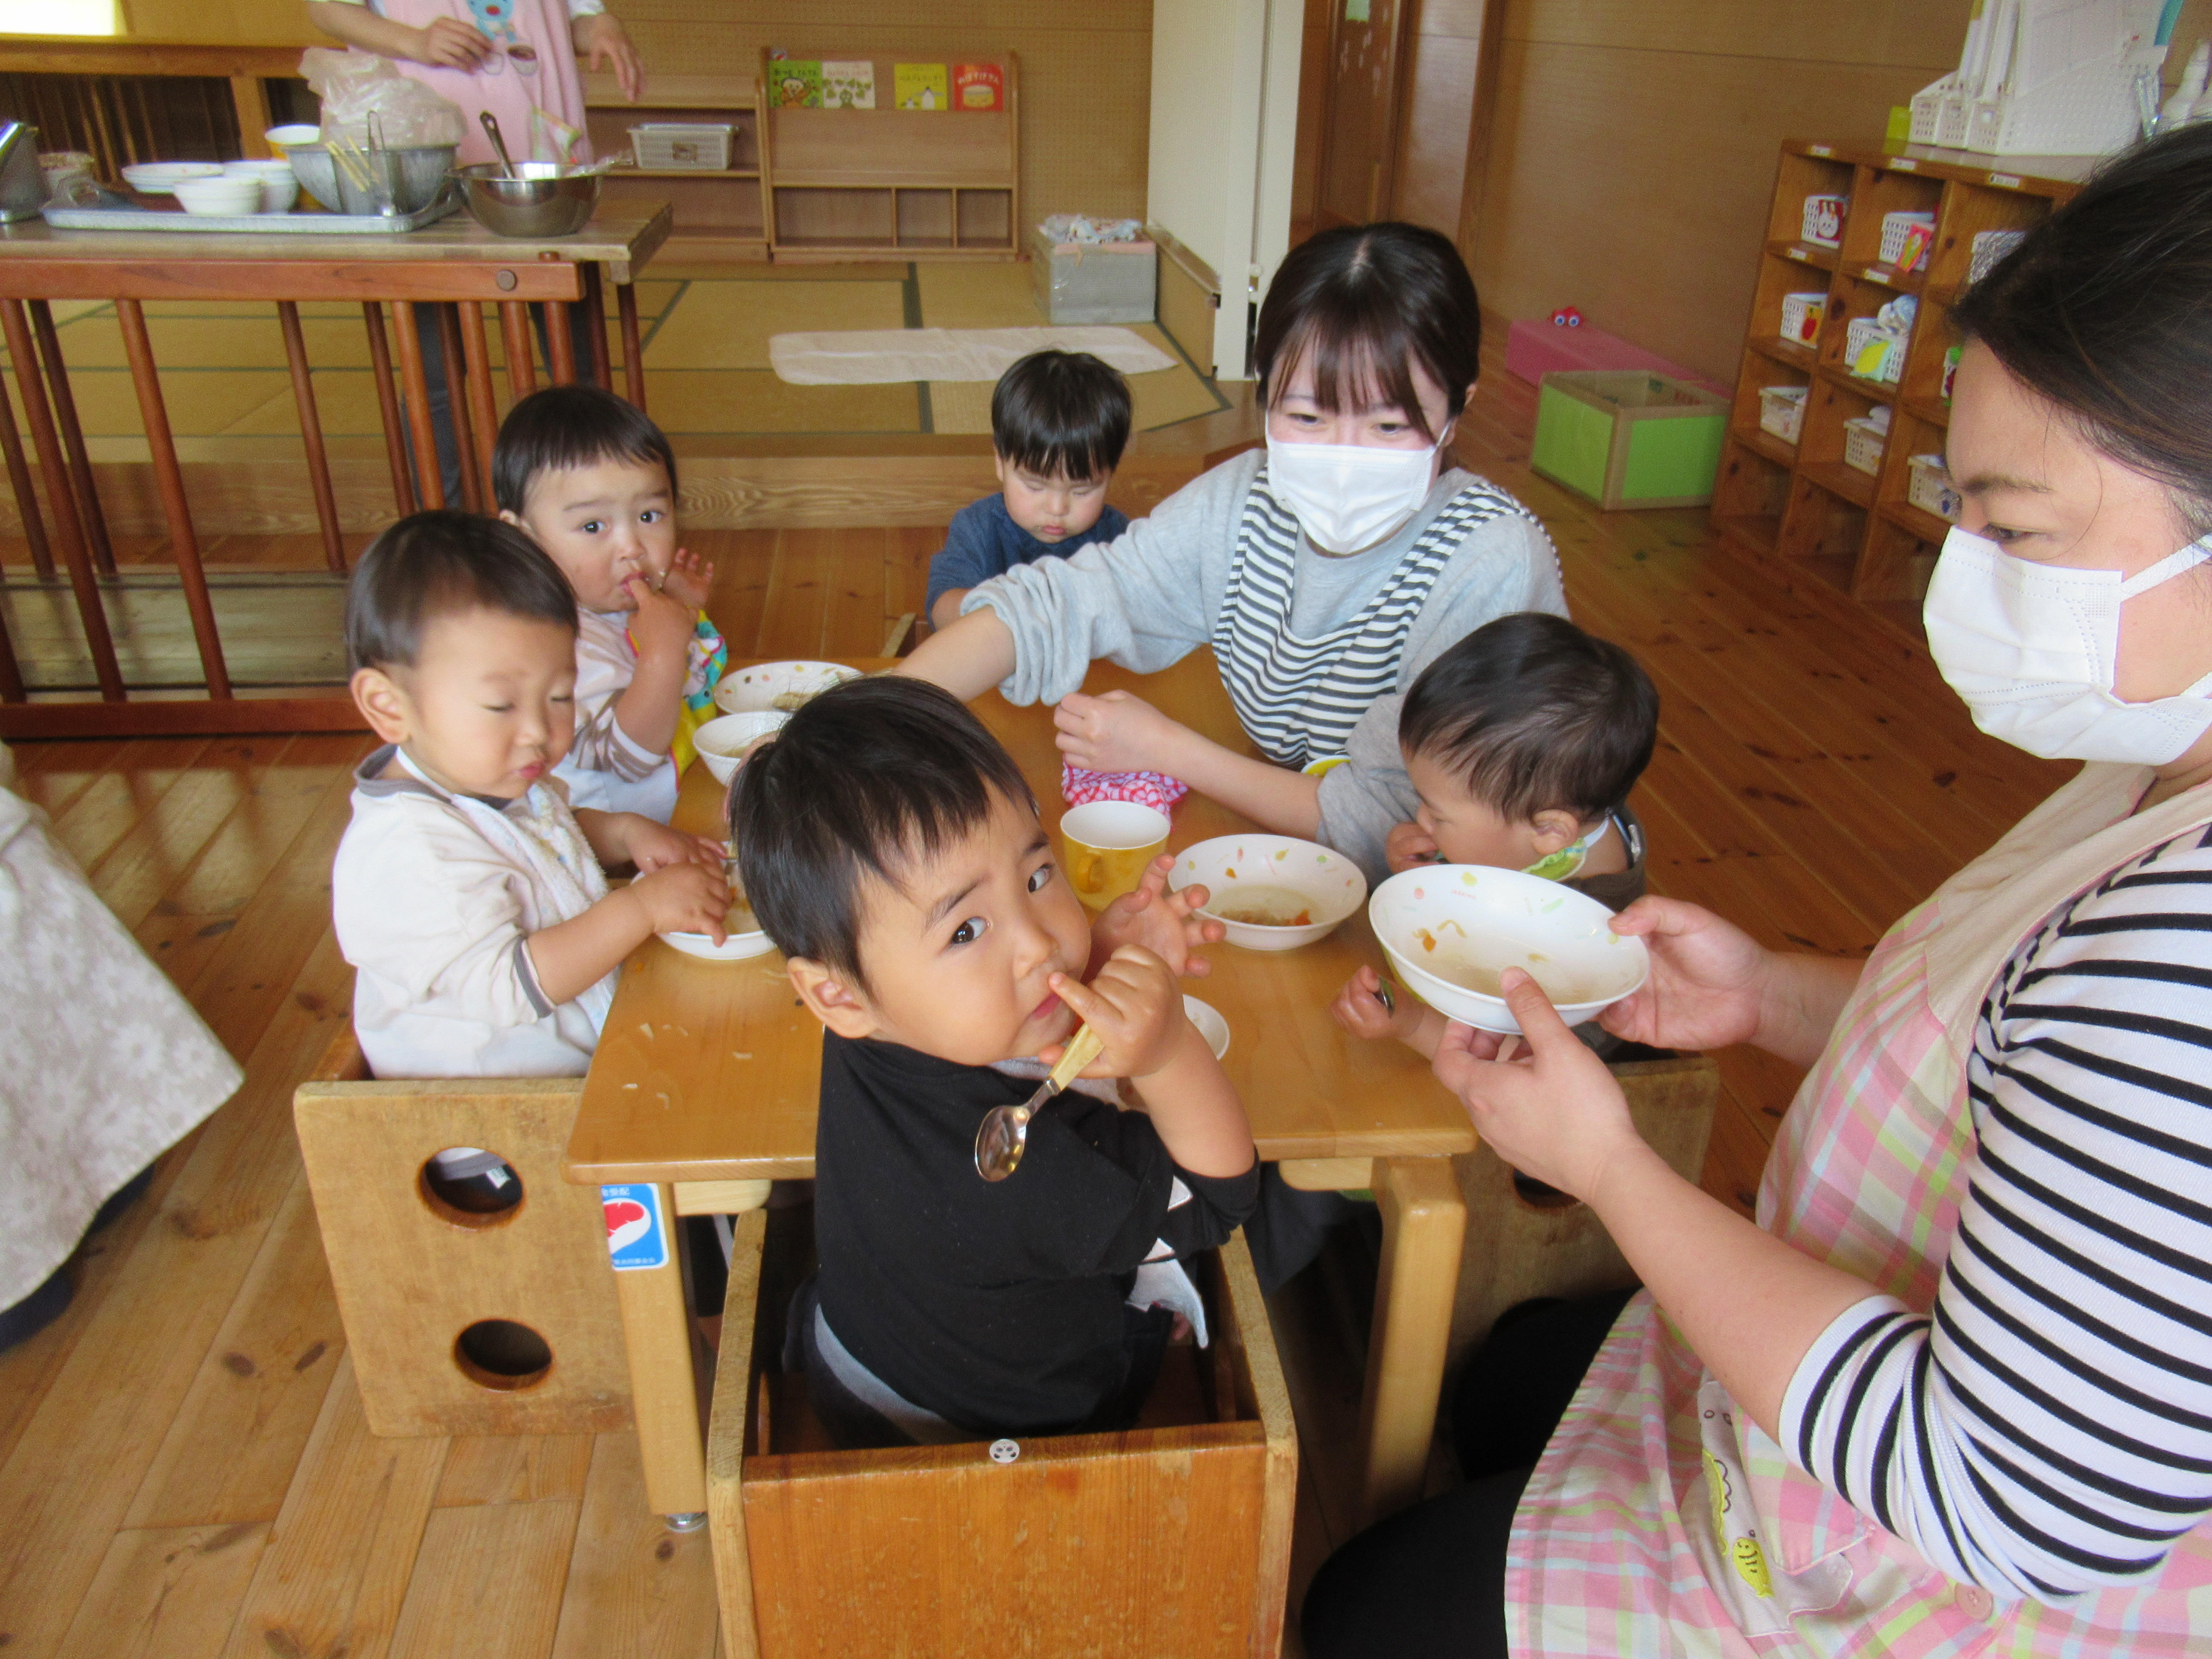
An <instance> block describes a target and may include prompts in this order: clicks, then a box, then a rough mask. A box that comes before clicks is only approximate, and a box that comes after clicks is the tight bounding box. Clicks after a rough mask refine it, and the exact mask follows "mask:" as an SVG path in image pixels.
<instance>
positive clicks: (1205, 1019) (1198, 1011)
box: [1182, 997, 1229, 1060]
mask: <svg viewBox="0 0 2212 1659" xmlns="http://www.w3.org/2000/svg"><path fill="white" fill-rule="evenodd" d="M1182 1012H1183V1018H1185V1019H1188V1021H1189V1022H1190V1023H1191V1024H1194V1025H1195V1026H1197V1027H1198V1034H1199V1036H1202V1037H1204V1038H1205V1039H1206V1047H1207V1048H1211V1049H1212V1050H1213V1057H1214V1058H1215V1059H1216V1060H1219V1059H1220V1058H1221V1057H1222V1056H1223V1055H1224V1054H1227V1053H1228V1052H1229V1022H1228V1021H1227V1020H1225V1019H1224V1018H1222V1017H1221V1011H1220V1010H1219V1009H1218V1008H1217V1007H1215V1006H1213V1005H1212V1003H1210V1002H1200V1000H1198V999H1197V998H1196V997H1185V998H1184V999H1183V1000H1182Z"/></svg>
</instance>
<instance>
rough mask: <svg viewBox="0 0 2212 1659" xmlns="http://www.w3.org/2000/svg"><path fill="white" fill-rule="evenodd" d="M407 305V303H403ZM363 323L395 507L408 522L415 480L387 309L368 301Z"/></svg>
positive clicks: (363, 313)
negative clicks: (409, 461) (387, 326)
mask: <svg viewBox="0 0 2212 1659" xmlns="http://www.w3.org/2000/svg"><path fill="white" fill-rule="evenodd" d="M399 303H400V304H401V305H403V306H404V305H405V304H406V303H407V301H404V300H402V301H399ZM361 315H362V322H364V323H365V324H366V325H368V366H369V371H370V373H371V374H373V375H374V377H375V380H376V408H377V412H378V413H379V414H380V415H381V416H383V417H384V453H385V456H386V459H388V460H390V461H391V463H392V506H393V507H395V508H396V509H398V513H399V516H400V517H401V518H403V519H404V518H405V517H406V516H407V515H408V514H409V513H412V512H413V511H414V510H415V479H414V477H413V475H412V474H411V473H410V472H409V471H408V470H407V438H406V435H405V434H404V432H403V431H402V430H401V429H400V416H399V394H398V392H394V391H393V390H392V345H391V342H390V341H389V340H388V339H387V338H386V335H385V332H384V307H382V306H380V305H379V304H378V303H377V302H376V301H374V300H365V301H362V307H361Z"/></svg>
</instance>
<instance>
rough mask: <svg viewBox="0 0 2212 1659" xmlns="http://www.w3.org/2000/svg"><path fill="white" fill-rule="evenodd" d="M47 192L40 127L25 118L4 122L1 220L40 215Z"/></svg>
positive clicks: (0, 164)
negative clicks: (41, 164)
mask: <svg viewBox="0 0 2212 1659" xmlns="http://www.w3.org/2000/svg"><path fill="white" fill-rule="evenodd" d="M46 195H47V191H46V173H44V172H43V171H41V170H40V167H39V130H38V128H36V127H27V126H25V125H23V124H22V123H21V121H10V122H9V123H8V124H7V125H4V126H0V224H13V223H15V221H17V220H18V219H35V218H37V217H38V216H39V210H40V208H42V207H44V206H46Z"/></svg>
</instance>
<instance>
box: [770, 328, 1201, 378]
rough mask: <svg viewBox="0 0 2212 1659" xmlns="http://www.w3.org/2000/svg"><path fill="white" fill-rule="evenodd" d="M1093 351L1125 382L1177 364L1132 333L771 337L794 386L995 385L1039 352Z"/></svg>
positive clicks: (874, 332) (782, 371)
mask: <svg viewBox="0 0 2212 1659" xmlns="http://www.w3.org/2000/svg"><path fill="white" fill-rule="evenodd" d="M1046 350H1059V351H1087V352H1089V353H1090V354H1091V356H1094V357H1098V358H1103V360H1104V361H1105V362H1109V363H1110V364H1112V365H1113V366H1114V367H1115V368H1118V369H1120V370H1121V373H1123V374H1152V373H1153V372H1154V371H1155V370H1158V369H1163V368H1174V367H1175V366H1176V360H1175V359H1174V358H1172V357H1170V356H1168V354H1167V353H1166V352H1164V351H1162V350H1161V349H1159V348H1158V346H1155V345H1153V344H1152V343H1149V342H1148V341H1146V339H1145V338H1144V337H1143V336H1141V335H1139V334H1135V333H1133V332H1132V331H1129V330H1128V329H1126V328H1106V327H1093V328H855V329H839V330H836V331H830V332H827V333H817V334H776V335H772V336H770V337H769V343H768V360H769V362H770V363H772V364H774V365H775V372H776V376H777V378H778V379H780V380H785V381H787V382H788V383H789V384H791V385H793V386H883V385H888V384H890V383H891V382H894V381H898V380H997V379H998V378H999V376H1000V375H1001V374H1005V373H1006V370H1007V369H1008V368H1012V366H1013V364H1014V362H1015V361H1016V360H1017V359H1018V358H1022V357H1026V356H1029V355H1030V353H1031V352H1032V351H1046Z"/></svg>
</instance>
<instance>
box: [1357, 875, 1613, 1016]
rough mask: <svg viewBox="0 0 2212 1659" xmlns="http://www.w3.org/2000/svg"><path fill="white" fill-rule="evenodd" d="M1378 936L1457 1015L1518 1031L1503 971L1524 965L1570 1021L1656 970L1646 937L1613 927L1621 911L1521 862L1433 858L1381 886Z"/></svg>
mask: <svg viewBox="0 0 2212 1659" xmlns="http://www.w3.org/2000/svg"><path fill="white" fill-rule="evenodd" d="M1367 917H1368V920H1369V921H1370V922H1372V923H1373V924H1374V927H1375V937H1376V939H1379V940H1381V941H1382V945H1383V951H1384V952H1385V953H1386V954H1387V955H1388V956H1389V958H1390V965H1391V967H1392V968H1394V969H1396V970H1397V974H1398V978H1399V981H1400V982H1401V983H1402V984H1403V985H1404V986H1405V987H1406V988H1407V990H1409V991H1411V992H1413V994H1414V995H1415V996H1417V997H1419V998H1420V1000H1422V1001H1424V1002H1425V1003H1427V1004H1428V1005H1429V1006H1431V1008H1434V1009H1435V1010H1436V1011H1437V1012H1438V1013H1440V1014H1443V1015H1444V1016H1445V1017H1447V1018H1451V1019H1455V1020H1459V1021H1461V1022H1462V1024H1468V1025H1473V1026H1476V1027H1478V1028H1480V1030H1485V1031H1498V1032H1502V1033H1505V1034H1508V1035H1511V1034H1514V1033H1517V1032H1518V1031H1519V1030H1520V1029H1521V1026H1520V1024H1519V1022H1518V1021H1516V1019H1515V1018H1513V1012H1512V1010H1510V1008H1508V1007H1507V1006H1505V1000H1504V995H1503V994H1502V993H1501V987H1500V978H1499V976H1500V975H1503V974H1504V971H1505V970H1506V969H1508V968H1518V969H1522V971H1523V972H1525V973H1527V974H1528V975H1530V976H1531V977H1532V978H1534V980H1535V981H1536V983H1537V984H1539V985H1541V987H1543V988H1544V993H1545V994H1546V995H1547V996H1549V997H1550V998H1551V999H1552V1001H1553V1004H1554V1005H1555V1006H1557V1007H1558V1009H1559V1018H1562V1019H1564V1020H1565V1021H1566V1022H1567V1024H1570V1025H1579V1024H1582V1023H1583V1021H1584V1020H1586V1019H1593V1018H1596V1016H1597V1015H1598V1013H1599V1012H1601V1011H1602V1010H1604V1009H1606V1008H1609V1007H1611V1006H1613V1004H1614V1003H1616V1002H1618V1001H1620V1000H1621V999H1622V998H1623V997H1625V996H1627V995H1628V994H1631V993H1632V992H1633V991H1635V990H1636V989H1637V987H1639V986H1641V985H1642V984H1643V983H1644V979H1645V978H1646V977H1647V976H1648V975H1650V971H1651V959H1650V954H1649V953H1648V952H1647V951H1645V950H1644V941H1643V940H1642V939H1635V938H1624V937H1623V936H1622V935H1620V934H1619V933H1614V932H1613V912H1612V911H1610V910H1608V909H1607V908H1605V906H1603V905H1602V904H1600V903H1599V902H1597V901H1596V900H1595V899H1594V898H1591V897H1589V896H1588V895H1586V894H1583V893H1578V892H1577V891H1576V890H1574V889H1573V888H1571V887H1563V886H1561V885H1560V884H1559V883H1558V882H1556V881H1547V880H1545V879H1544V878H1542V877H1541V876H1531V875H1527V874H1524V873H1523V872H1521V871H1518V870H1493V869H1491V868H1489V867H1488V866H1485V865H1480V864H1431V865H1424V866H1422V867H1421V868H1419V869H1418V870H1407V871H1403V872H1400V873H1399V874H1397V875H1395V876H1393V877H1391V878H1390V879H1389V880H1388V881H1386V882H1384V883H1383V884H1382V885H1381V886H1380V887H1378V888H1376V890H1375V896H1374V898H1373V899H1372V900H1371V901H1370V902H1369V904H1368V906H1367Z"/></svg>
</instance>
